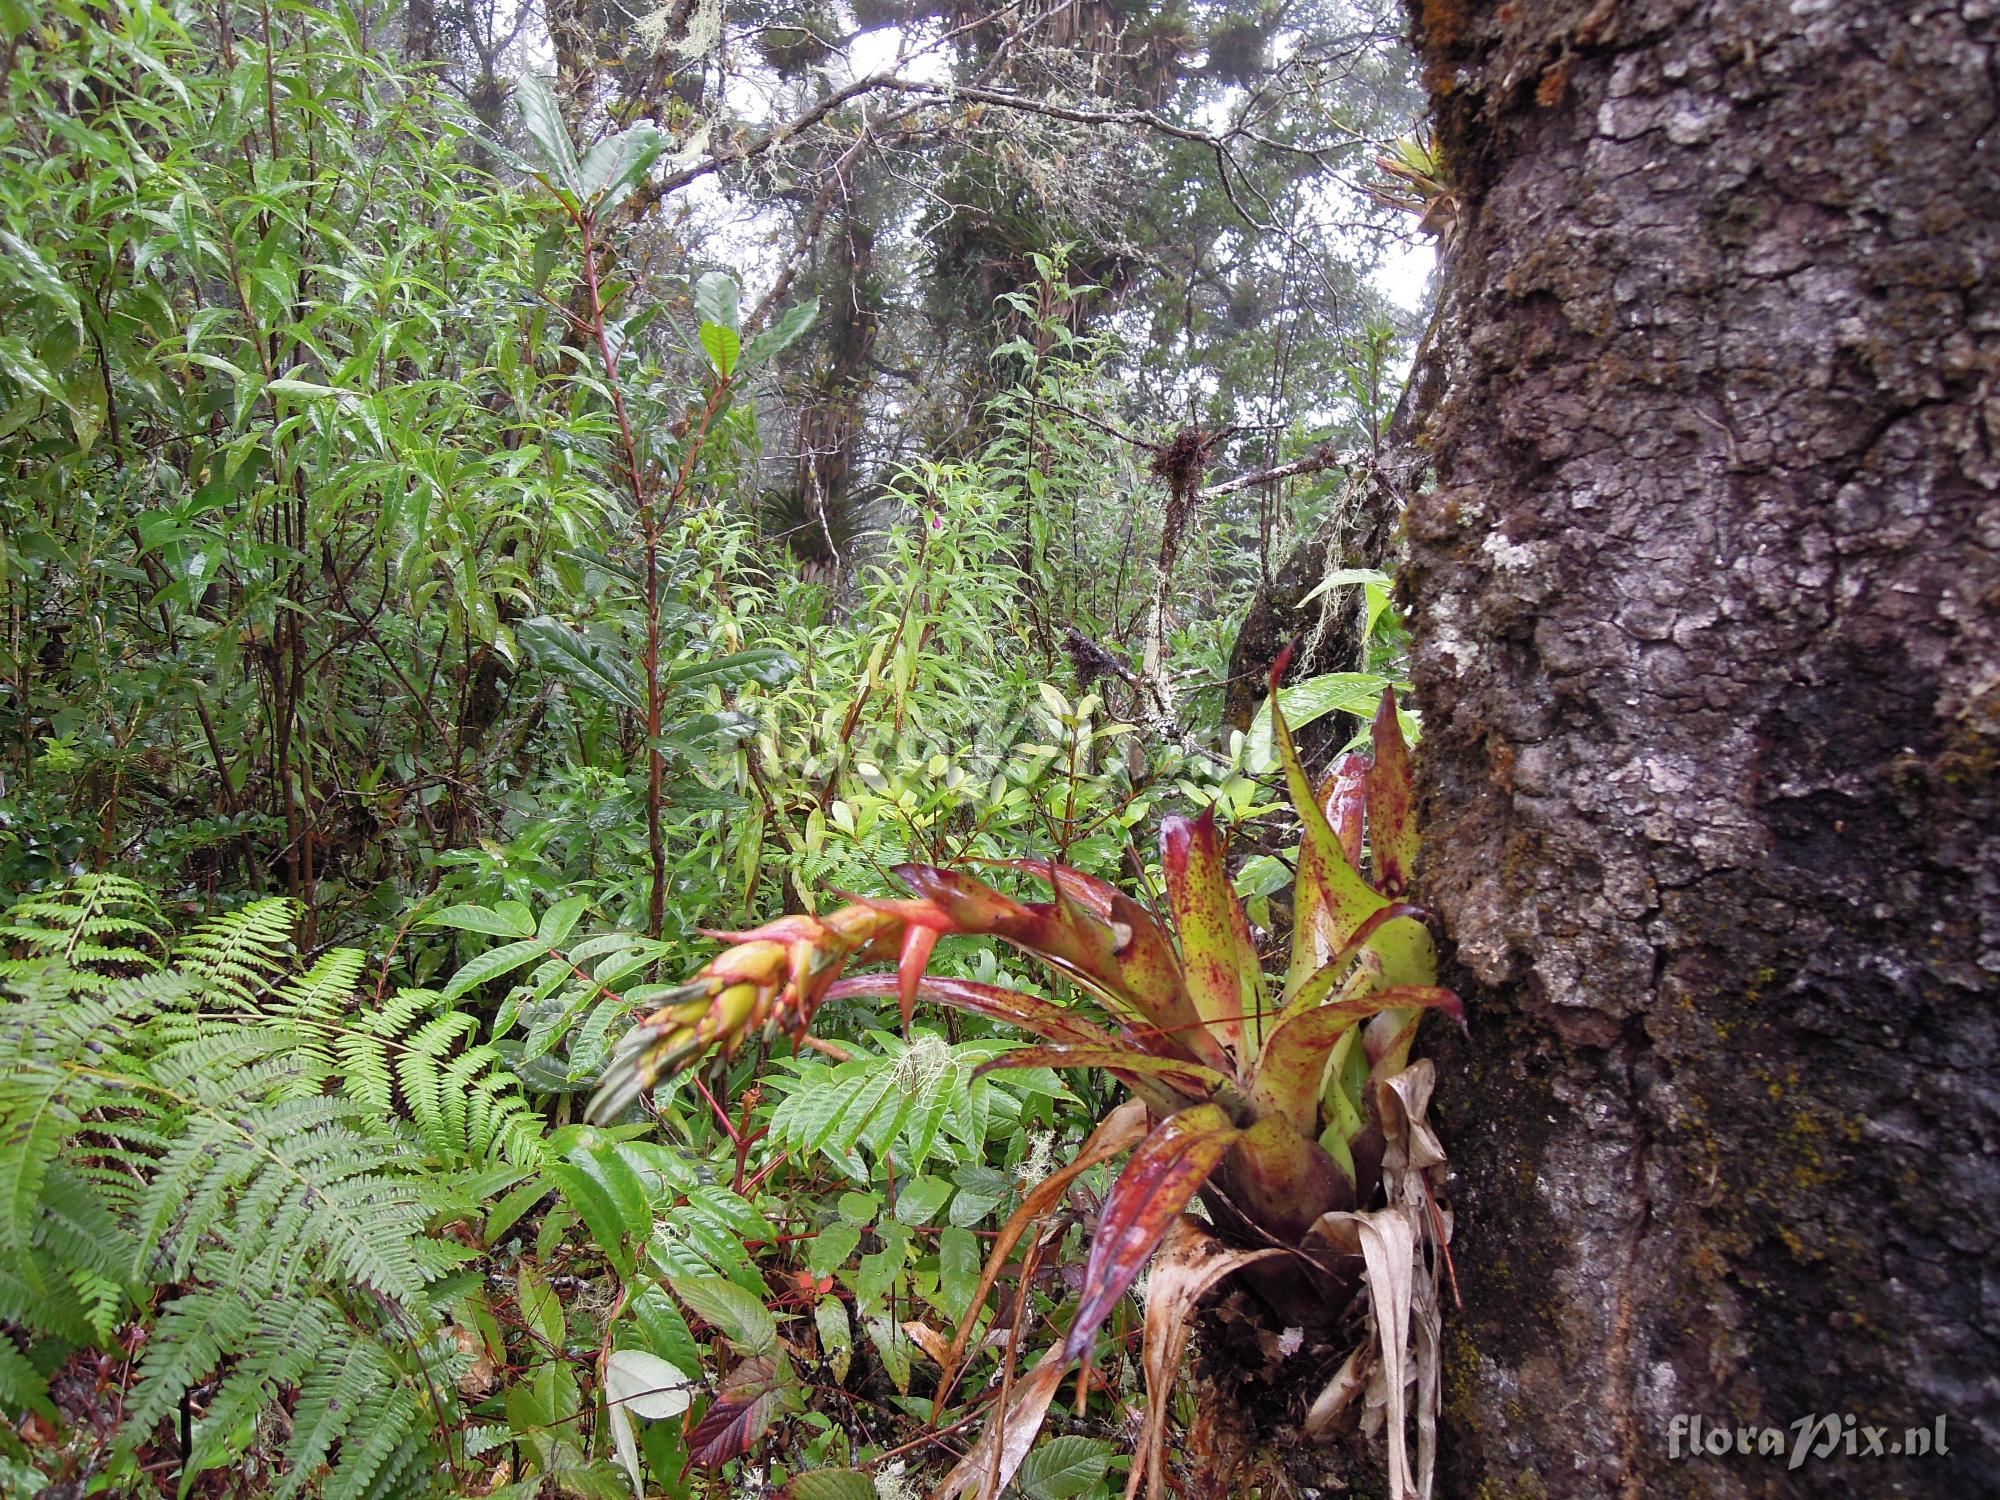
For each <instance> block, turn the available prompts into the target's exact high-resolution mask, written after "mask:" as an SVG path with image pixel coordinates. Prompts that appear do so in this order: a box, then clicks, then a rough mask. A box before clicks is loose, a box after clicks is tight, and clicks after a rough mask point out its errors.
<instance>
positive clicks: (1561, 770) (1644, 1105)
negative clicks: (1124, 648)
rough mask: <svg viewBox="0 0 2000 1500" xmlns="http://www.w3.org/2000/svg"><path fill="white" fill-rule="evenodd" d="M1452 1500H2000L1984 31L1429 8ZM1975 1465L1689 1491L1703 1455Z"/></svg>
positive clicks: (1991, 176)
mask: <svg viewBox="0 0 2000 1500" xmlns="http://www.w3.org/2000/svg"><path fill="white" fill-rule="evenodd" d="M1413 11H1415V12H1416V15H1417V22H1418V39H1419V43H1420V47H1421V57H1422V62H1423V65H1424V69H1425V79H1426V81H1427V83H1428V85H1429V87H1430V89H1431V92H1432V96H1433V100H1434V103H1435V105H1436V108H1437V113H1438V120H1439V145H1440V148H1441V153H1442V157H1443V161H1444V164H1445V170H1446V173H1447V175H1448V180H1449V186H1450V189H1451V190H1452V191H1453V192H1454V193H1455V194H1456V195H1457V197H1458V199H1459V204H1460V213H1459V228H1458V231H1457V233H1456V236H1455V239H1454V241H1453V244H1452V248H1451V250H1450V253H1449V260H1448V271H1447V275H1446V278H1445V285H1444V290H1443V293H1442V296H1443V305H1442V309H1441V314H1440V325H1439V327H1438V329H1437V331H1436V334H1435V337H1434V339H1433V341H1432V343H1431V345H1430V348H1431V351H1432V352H1431V355H1430V360H1429V363H1430V369H1429V372H1428V373H1429V376H1430V377H1431V378H1432V379H1434V381H1435V383H1436V388H1435V391H1434V393H1433V394H1432V397H1431V399H1430V400H1429V401H1428V402H1427V403H1425V404H1424V407H1423V410H1422V412H1421V421H1420V424H1419V435H1420V437H1421V438H1422V439H1423V440H1424V441H1425V442H1427V443H1428V444H1430V445H1431V448H1432V451H1433V452H1434V454H1435V458H1436V469H1437V478H1438V483H1437V486H1436V488H1435V490H1434V492H1432V493H1430V494H1427V495H1425V496H1423V497H1422V498H1421V499H1420V500H1419V501H1418V502H1417V503H1416V505H1415V507H1414V509H1413V511H1412V512H1411V515H1410V519H1409V532H1410V538H1411V542H1410V546H1411V556H1410V562H1409V567H1408V571H1407V573H1406V575H1405V578H1406V583H1405V587H1406V589H1407V592H1408V596H1409V598H1410V599H1411V600H1412V601H1413V603H1414V608H1415V612H1414V617H1413V628H1414V632H1415V641H1416V645H1415V676H1416V681H1417V683H1418V687H1419V693H1420V697H1421V701H1422V706H1423V708H1424V710H1425V713H1426V721H1425V722H1426V737H1425V748H1424V753H1423V757H1422V760H1423V766H1424V779H1425V781H1426V783H1427V802H1426V808H1427V827H1426V830H1425V844H1424V847H1425V849H1426V850H1427V851H1428V855H1427V863H1426V865H1425V868H1424V870H1423V874H1422V885H1423V887H1424V890H1425V892H1426V895H1425V897H1424V899H1425V900H1426V901H1427V902H1429V903H1430V904H1432V905H1433V906H1434V907H1435V909H1436V910H1437V911H1438V912H1439V913H1440V914H1441V915H1442V917H1443V919H1444V925H1445V927H1446V929H1447V930H1448V931H1449V932H1450V933H1451V935H1452V937H1453V939H1454V941H1455V943H1456V950H1457V962H1458V966H1459V974H1458V982H1459V983H1460V984H1461V986H1462V988H1464V989H1465V990H1466V991H1467V993H1468V996H1469V1000H1470V1005H1469V1009H1470V1011H1471V1014H1472V1017H1473V1020H1472V1030H1471V1036H1470V1039H1469V1040H1468V1042H1467V1043H1466V1044H1465V1045H1463V1046H1462V1047H1453V1048H1451V1049H1449V1050H1448V1052H1447V1054H1446V1063H1445V1066H1446V1067H1447V1069H1448V1073H1449V1076H1452V1078H1453V1081H1452V1082H1451V1084H1450V1086H1449V1087H1448V1089H1447V1090H1446V1091H1445V1095H1446V1098H1445V1107H1446V1108H1447V1109H1448V1110H1449V1112H1450V1114H1451V1115H1452V1116H1453V1117H1454V1119H1455V1120H1456V1121H1457V1122H1458V1123H1457V1127H1456V1130H1455V1131H1454V1132H1453V1134H1454V1135H1455V1137H1456V1140H1455V1146H1454V1151H1455V1158H1456V1165H1457V1168H1458V1173H1459V1177H1458V1181H1459V1192H1460V1197H1459V1209H1460V1213H1461V1219H1460V1224H1461V1232H1460V1239H1459V1242H1458V1246H1457V1249H1458V1266H1459V1271H1460V1280H1461V1282H1462V1285H1463V1287H1464V1291H1465V1297H1466V1310H1465V1313H1464V1315H1463V1316H1462V1317H1461V1318H1460V1319H1459V1320H1458V1322H1457V1324H1456V1330H1455V1331H1453V1332H1448V1334H1447V1339H1448V1343H1449V1354H1450V1369H1449V1372H1448V1376H1447V1390H1448V1391H1449V1392H1450V1396H1449V1398H1448V1433H1447V1437H1446V1441H1445V1455H1446V1457H1445V1463H1446V1469H1447V1475H1448V1478H1449V1487H1450V1489H1451V1490H1452V1492H1454V1493H1457V1494H1461V1495H1472V1494H1475V1493H1478V1494H1485V1493H1488V1492H1489V1491H1490V1489H1491V1488H1493V1487H1497V1488H1498V1489H1500V1490H1503V1491H1505V1492H1507V1493H1528V1492H1533V1493H1536V1494H1549V1495H1559V1496H1584V1495H1589V1496H1598V1495H1613V1494H1618V1495H1632V1496H1637V1495H1659V1494H1668V1493H1683V1492H1699V1493H1702V1494H1708V1495H1740V1494H1786V1495H1805V1494H1812V1493H1825V1492H1826V1491H1827V1488H1828V1486H1829V1485H1832V1486H1834V1487H1836V1488H1838V1490H1839V1491H1840V1492H1841V1493H1847V1494H1915V1493H1943V1492H1946V1491H1949V1492H1952V1493H1957V1494H1972V1493H1991V1492H1993V1490H1994V1489H1995V1488H1996V1487H2000V1460H1996V1457H1995V1454H1996V1451H2000V1450H1996V1447H1995V1442H1996V1438H2000V1388H1996V1385H1995V1383H1994V1380H1993V1372H1994V1370H1995V1369H1996V1368H2000V1326H1996V1323H1995V1315H1994V1308H1993V1299H1992V1291H1991V1288H1992V1266H1993V1263H1994V1253H1995V1249H1996V1246H1995V1241H1994V1229H1993V1217H1992V1207H1993V1202H1994V1198H1995V1186H1996V1182H1995V1169H1994V1162H1995V1155H1994V1152H1995V1148H1996V1118H1995V1109H1996V1103H2000V1077H1996V1068H1997V1067H2000V1064H1996V1060H1995V1059H1996V1052H1995V1047H1994V1033H1993V1026H1994V1015H1993V1009H1992V1005H1991V998H1992V995H1993V994H1994V991H1995V985H1996V976H2000V929H1996V926H1995V923H1996V913H2000V899H1996V898H2000V839H1996V837H1995V833H1996V829H2000V790H1996V784H1995V778H1994V769H1995V765H1996V755H2000V738H1996V737H2000V697H1996V686H1995V684H1996V681H2000V677H1996V673H1997V672H2000V611H1996V610H1995V608H1994V605H1995V602H1996V599H2000V593H1996V590H2000V553H1996V547H2000V529H1996V528H2000V507H1996V505H1995V497H1994V490H1995V488H1996V486H2000V463H1996V459H1995V447H1994V445H1995V438H1996V435H2000V427H1996V421H2000V408H1996V406H1995V398H1994V389H1995V387H1994V380H1995V376H1996V372H2000V345H1996V341H1995V329H1996V327H2000V322H1996V316H2000V303H1996V293H1995V282H1994V278H1993V274H1992V267H1993V265H1994V257H1995V254H1996V252H2000V192H1996V189H1997V188H2000V173H1996V170H1995V165H1996V164H1995V160H1994V154H1995V151H1996V149H2000V147H1996V143H1995V137H1994V135H1993V123H1994V115H1993V94H1992V79H1991V73H1990V66H1991V62H1992V58H1993V56H1994V49H1995V46H1996V44H2000V33H1997V32H1996V28H1995V22H1994V20H1993V19H1992V17H1991V15H1990V14H1989V13H1988V12H1987V11H1986V10H1985V9H1983V8H1981V9H1978V10H1975V9H1973V8H1967V7H1962V6H1955V5H1941V4H1929V3H1917V4H1879V3H1861V0H1845V3H1840V4H1833V5H1822V6H1815V7H1800V6H1786V5H1778V4H1766V3H1756V0H1730V3H1717V0H1705V3H1662V4H1648V5H1632V6H1618V5H1606V4H1600V5H1595V6H1591V5H1586V4H1583V3H1569V0H1525V3H1517V4H1513V5H1508V6H1501V7H1487V6H1480V7H1463V6H1459V5H1447V4H1426V5H1424V6H1422V7H1421V9H1420V10H1417V9H1416V8H1415V7H1413ZM1693 1413H1699V1414H1702V1415H1703V1416H1704V1417H1706V1418H1708V1419H1710V1420H1712V1421H1716V1422H1745V1423H1757V1424H1778V1425H1783V1424H1789V1423H1792V1422H1793V1421H1794V1420H1795V1419H1798V1418H1801V1417H1805V1416H1808V1415H1812V1414H1820V1413H1853V1414H1854V1415H1855V1416H1856V1417H1858V1418H1859V1420H1860V1421H1861V1422H1863V1423H1870V1424H1879V1425H1882V1426H1885V1427H1887V1428H1888V1429H1889V1433H1888V1437H1889V1438H1890V1439H1892V1440H1900V1439H1901V1437H1902V1436H1903V1432H1904V1429H1905V1428H1906V1427H1910V1426H1917V1425H1928V1424H1930V1423H1931V1422H1932V1420H1933V1418H1935V1417H1938V1416H1940V1415H1942V1416H1944V1417H1946V1418H1947V1419H1948V1427H1947V1435H1948V1442H1949V1446H1950V1448H1951V1456H1950V1457H1949V1458H1936V1457H1932V1458H1928V1459H1909V1458H1903V1459H1897V1458H1879V1459H1874V1460H1861V1459H1844V1460H1843V1459H1827V1460H1824V1461H1819V1462H1814V1461H1808V1462H1807V1463H1806V1464H1804V1465H1803V1466H1802V1467H1800V1468H1798V1469H1796V1470H1788V1469H1787V1467H1786V1465H1785V1464H1784V1463H1783V1462H1774V1461H1772V1460H1770V1459H1758V1458H1739V1457H1734V1456H1732V1457H1729V1458H1727V1459H1721V1458H1713V1459H1711V1458H1703V1459H1700V1460H1696V1461H1694V1462H1693V1463H1688V1462H1686V1461H1680V1462H1676V1461H1674V1460H1673V1459H1672V1458H1670V1456H1669V1448H1668V1435H1669V1430H1670V1424H1671V1422H1672V1419H1673V1418H1674V1416H1675V1415H1676V1414H1693Z"/></svg>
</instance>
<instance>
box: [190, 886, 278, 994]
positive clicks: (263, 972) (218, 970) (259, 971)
mask: <svg viewBox="0 0 2000 1500" xmlns="http://www.w3.org/2000/svg"><path fill="white" fill-rule="evenodd" d="M298 914H299V905H298V903H297V902H296V901H293V900H291V899H290V898H288V897H285V896H271V897H267V898H266V899H264V900H262V901H253V902H251V903H250V904H249V905H248V906H243V907H238V908H237V909H236V910H235V911H231V912H224V913H223V914H222V915H221V916H219V917H215V918H213V919H212V920H210V921H207V922H204V923H202V924H201V926H199V927H197V928H195V929H194V931H192V932H190V933H189V934H188V935H187V936H186V937H184V938H182V939H181V940H180V942H178V943H177V944H175V945H174V966H175V967H176V968H178V969H180V970H181V971H182V972H183V973H185V974H188V975H189V976H191V977H192V978H193V979H194V980H195V982H196V984H197V985H199V986H200V988H201V989H202V990H203V992H204V997H205V998H206V999H208V1000H210V1001H215V1000H222V1001H227V1002H229V1003H231V1004H235V1005H242V1006H249V1005H253V1004H255V1003H256V1002H257V1001H258V999H259V998H260V997H262V995H263V994H264V992H265V991H266V990H267V989H269V988H270V987H271V986H272V985H273V984H275V983H276V982H277V980H278V979H279V978H280V977H281V976H282V975H283V973H284V970H285V958H286V954H287V952H288V951H289V950H290V948H291V942H292V927H293V925H294V924H295V923H296V922H297V920H298Z"/></svg>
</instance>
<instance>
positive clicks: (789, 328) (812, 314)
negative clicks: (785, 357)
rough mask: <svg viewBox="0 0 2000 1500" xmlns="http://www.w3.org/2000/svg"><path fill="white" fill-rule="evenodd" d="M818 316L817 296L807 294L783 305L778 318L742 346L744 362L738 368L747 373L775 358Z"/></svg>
mask: <svg viewBox="0 0 2000 1500" xmlns="http://www.w3.org/2000/svg"><path fill="white" fill-rule="evenodd" d="M818 316H819V299H818V298H817V297H809V298H807V299H806V300H805V301H804V302H797V303H794V304H793V305H792V306H790V307H788V308H786V309H785V311H784V314H783V316H781V317H780V318H779V319H778V321H777V322H775V323H773V324H772V325H771V326H770V327H769V328H766V329H765V330H764V331H763V332H762V333H760V334H757V335H755V336H754V337H752V338H751V340H750V342H749V343H747V344H745V345H744V346H743V362H742V365H741V366H740V368H741V369H742V370H743V372H744V373H745V374H748V373H749V372H750V371H751V370H754V369H757V368H759V367H760V366H762V365H763V364H764V363H765V362H766V361H768V360H773V359H776V358H777V357H778V356H779V355H780V354H782V353H784V352H785V350H787V349H789V348H791V347H792V345H793V344H796V343H797V342H798V341H799V339H800V337H801V336H802V335H803V334H804V333H805V331H806V330H807V329H808V328H810V327H812V324H813V319H815V318H817V317H818Z"/></svg>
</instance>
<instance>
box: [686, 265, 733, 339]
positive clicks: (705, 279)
mask: <svg viewBox="0 0 2000 1500" xmlns="http://www.w3.org/2000/svg"><path fill="white" fill-rule="evenodd" d="M737 295H738V294H737V290H736V278H735V277H733V276H731V275H730V274H729V273H728V272H726V271H709V272H706V273H704V274H703V275H701V276H699V277H697V278H696V279H695V283H694V315H695V317H696V318H697V319H699V320H700V321H701V322H703V323H717V324H720V325H721V326H722V327H724V328H727V329H728V330H729V331H730V332H731V333H739V334H740V333H741V331H742V328H743V317H742V313H741V311H740V310H739V308H738V305H737Z"/></svg>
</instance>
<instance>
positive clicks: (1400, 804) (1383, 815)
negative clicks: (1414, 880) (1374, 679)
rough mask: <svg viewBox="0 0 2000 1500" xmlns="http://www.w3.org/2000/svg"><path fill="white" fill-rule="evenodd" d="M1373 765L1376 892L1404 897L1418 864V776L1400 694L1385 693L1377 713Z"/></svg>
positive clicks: (1372, 849) (1371, 804)
mask: <svg viewBox="0 0 2000 1500" xmlns="http://www.w3.org/2000/svg"><path fill="white" fill-rule="evenodd" d="M1374 735H1375V764H1374V765H1372V766H1370V767H1369V768H1368V849H1369V855H1370V858H1371V859H1372V861H1373V863H1374V867H1375V888H1376V889H1377V890H1379V891H1380V892H1381V893H1382V894H1383V895H1385V896H1400V895H1402V894H1403V892H1405V891H1407V890H1408V889H1409V888H1410V878H1411V876H1412V875H1413V874H1414V873H1415V870H1416V863H1417V814H1416V775H1415V772H1414V771H1413V770H1412V769H1411V766H1410V747H1409V746H1408V745H1406V744H1404V743H1403V727H1402V725H1401V724H1400V723H1398V722H1397V719H1396V690H1395V689H1394V688H1388V687H1385V688H1383V689H1382V706H1381V707H1380V708H1378V709H1377V710H1376V711H1375V727H1374Z"/></svg>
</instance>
